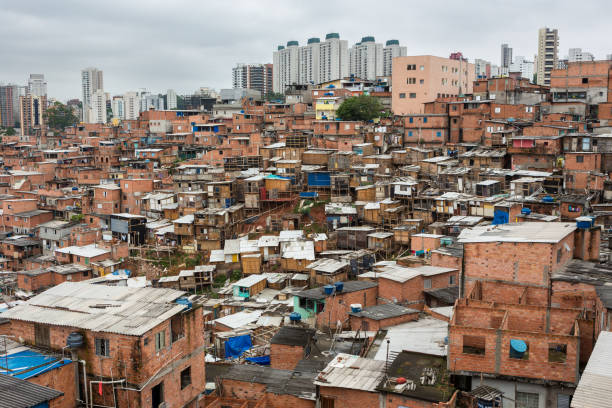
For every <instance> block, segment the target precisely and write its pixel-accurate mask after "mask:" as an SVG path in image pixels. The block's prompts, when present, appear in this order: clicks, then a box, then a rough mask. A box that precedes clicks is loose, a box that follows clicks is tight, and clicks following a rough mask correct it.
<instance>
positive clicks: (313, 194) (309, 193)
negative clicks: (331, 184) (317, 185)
mask: <svg viewBox="0 0 612 408" xmlns="http://www.w3.org/2000/svg"><path fill="white" fill-rule="evenodd" d="M318 196H319V193H317V192H316V191H302V192H301V193H300V198H317V197H318Z"/></svg>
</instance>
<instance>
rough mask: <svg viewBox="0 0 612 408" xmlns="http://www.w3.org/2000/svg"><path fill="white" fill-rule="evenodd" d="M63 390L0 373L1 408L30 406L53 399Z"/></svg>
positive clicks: (61, 393)
mask: <svg viewBox="0 0 612 408" xmlns="http://www.w3.org/2000/svg"><path fill="white" fill-rule="evenodd" d="M62 395H64V393H63V392H60V391H57V390H54V389H52V388H48V387H43V386H42V385H38V384H34V383H31V382H29V381H26V380H20V379H18V378H14V377H11V376H8V375H4V374H0V408H28V407H34V406H36V405H38V404H42V403H44V402H48V401H51V400H52V399H54V398H57V397H60V396H62Z"/></svg>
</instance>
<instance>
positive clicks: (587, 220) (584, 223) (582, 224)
mask: <svg viewBox="0 0 612 408" xmlns="http://www.w3.org/2000/svg"><path fill="white" fill-rule="evenodd" d="M592 226H593V218H592V217H585V216H582V217H578V218H576V227H577V228H580V229H589V228H591V227H592Z"/></svg>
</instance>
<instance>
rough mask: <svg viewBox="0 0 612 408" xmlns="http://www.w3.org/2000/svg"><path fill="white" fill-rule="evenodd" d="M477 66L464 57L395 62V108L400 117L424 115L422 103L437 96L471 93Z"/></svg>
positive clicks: (409, 57) (418, 57) (410, 57)
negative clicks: (415, 114)
mask: <svg viewBox="0 0 612 408" xmlns="http://www.w3.org/2000/svg"><path fill="white" fill-rule="evenodd" d="M475 73H476V70H475V67H474V64H470V63H468V62H467V61H466V60H465V59H464V58H462V57H461V58H459V59H450V58H442V57H434V56H432V55H419V56H408V57H398V58H395V59H394V60H393V77H392V109H393V112H394V113H395V114H397V115H406V114H409V113H422V112H423V104H424V103H426V102H432V101H434V100H435V99H436V98H438V97H450V96H461V95H463V94H467V93H471V92H472V89H473V83H474V79H475Z"/></svg>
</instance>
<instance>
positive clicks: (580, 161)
mask: <svg viewBox="0 0 612 408" xmlns="http://www.w3.org/2000/svg"><path fill="white" fill-rule="evenodd" d="M583 162H584V156H576V163H583Z"/></svg>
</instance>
